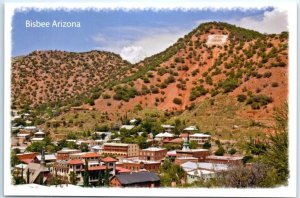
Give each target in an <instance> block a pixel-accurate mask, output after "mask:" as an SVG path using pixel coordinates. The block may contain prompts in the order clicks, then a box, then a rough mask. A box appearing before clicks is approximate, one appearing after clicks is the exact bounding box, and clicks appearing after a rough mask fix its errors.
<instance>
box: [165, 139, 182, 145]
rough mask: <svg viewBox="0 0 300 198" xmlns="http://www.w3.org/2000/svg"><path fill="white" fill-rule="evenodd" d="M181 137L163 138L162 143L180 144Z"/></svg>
mask: <svg viewBox="0 0 300 198" xmlns="http://www.w3.org/2000/svg"><path fill="white" fill-rule="evenodd" d="M182 142H183V139H182V138H175V139H171V140H169V139H164V140H163V144H164V145H167V144H177V145H182Z"/></svg>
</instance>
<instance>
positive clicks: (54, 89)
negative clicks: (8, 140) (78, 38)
mask: <svg viewBox="0 0 300 198" xmlns="http://www.w3.org/2000/svg"><path fill="white" fill-rule="evenodd" d="M130 67H131V64H130V63H128V62H127V61H124V60H122V58H121V57H120V56H119V55H116V54H114V53H110V52H102V51H90V52H85V53H73V52H65V51H34V52H32V53H30V54H29V55H26V56H21V57H15V58H13V59H12V99H13V108H20V107H21V108H22V107H23V108H24V107H26V106H31V107H33V106H36V105H39V104H44V103H53V102H54V103H57V102H63V101H70V100H72V99H73V101H71V103H72V102H74V105H75V106H76V104H75V103H77V105H80V104H81V102H89V103H92V100H86V98H85V101H80V100H75V99H74V97H76V96H77V97H78V96H79V95H81V94H83V93H89V94H88V95H87V96H89V98H94V99H96V98H98V97H99V95H100V93H99V91H100V90H101V89H102V87H103V86H104V84H105V83H108V82H110V81H114V80H121V79H122V78H123V77H124V76H126V72H127V71H128V69H130ZM81 98H82V97H81Z"/></svg>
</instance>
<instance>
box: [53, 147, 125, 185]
mask: <svg viewBox="0 0 300 198" xmlns="http://www.w3.org/2000/svg"><path fill="white" fill-rule="evenodd" d="M71 157H74V156H71ZM76 157H77V158H73V159H69V160H68V161H66V160H57V161H56V162H55V163H54V164H53V167H52V169H51V173H52V174H57V175H59V176H60V177H66V178H67V179H68V180H69V181H70V175H71V173H74V175H75V179H76V183H77V184H79V185H82V184H83V177H84V171H85V165H86V162H85V159H89V161H87V170H88V175H89V183H90V185H96V184H97V182H99V175H100V174H102V175H104V174H105V171H108V174H109V176H110V177H113V176H114V175H115V174H116V162H117V160H116V159H114V158H111V157H106V158H100V157H99V158H98V156H97V158H96V159H95V158H92V159H91V158H90V157H92V155H91V154H90V153H88V155H83V154H81V155H80V157H78V156H76ZM121 171H124V172H126V171H125V170H121Z"/></svg>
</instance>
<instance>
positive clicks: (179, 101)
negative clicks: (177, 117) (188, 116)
mask: <svg viewBox="0 0 300 198" xmlns="http://www.w3.org/2000/svg"><path fill="white" fill-rule="evenodd" d="M173 103H174V104H177V105H181V104H182V100H181V99H180V98H174V99H173Z"/></svg>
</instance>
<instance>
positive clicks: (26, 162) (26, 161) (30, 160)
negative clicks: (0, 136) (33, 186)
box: [20, 159, 33, 164]
mask: <svg viewBox="0 0 300 198" xmlns="http://www.w3.org/2000/svg"><path fill="white" fill-rule="evenodd" d="M20 161H21V162H24V163H25V164H29V163H31V162H33V159H21V160H20Z"/></svg>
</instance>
